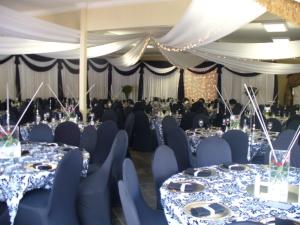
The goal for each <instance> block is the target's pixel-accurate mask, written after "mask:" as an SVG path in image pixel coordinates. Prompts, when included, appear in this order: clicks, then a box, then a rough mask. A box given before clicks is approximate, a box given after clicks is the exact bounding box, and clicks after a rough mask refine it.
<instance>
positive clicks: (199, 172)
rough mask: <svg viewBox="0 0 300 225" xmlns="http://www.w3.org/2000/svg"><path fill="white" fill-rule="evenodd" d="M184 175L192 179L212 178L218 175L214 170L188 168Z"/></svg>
mask: <svg viewBox="0 0 300 225" xmlns="http://www.w3.org/2000/svg"><path fill="white" fill-rule="evenodd" d="M183 174H184V175H187V176H191V177H210V176H214V175H216V170H215V169H214V168H188V169H186V170H184V171H183Z"/></svg>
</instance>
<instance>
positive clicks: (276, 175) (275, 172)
mask: <svg viewBox="0 0 300 225" xmlns="http://www.w3.org/2000/svg"><path fill="white" fill-rule="evenodd" d="M287 154H288V151H287V150H275V149H274V154H273V153H272V152H270V155H269V190H268V193H269V196H270V197H271V198H272V200H273V201H279V202H286V201H287V198H288V176H289V170H290V157H289V155H288V156H287ZM274 155H275V156H276V159H275V157H274Z"/></svg>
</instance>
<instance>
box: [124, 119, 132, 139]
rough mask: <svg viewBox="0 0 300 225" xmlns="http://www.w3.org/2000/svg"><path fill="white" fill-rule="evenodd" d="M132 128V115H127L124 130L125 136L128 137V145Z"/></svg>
mask: <svg viewBox="0 0 300 225" xmlns="http://www.w3.org/2000/svg"><path fill="white" fill-rule="evenodd" d="M133 127H134V114H133V113H129V115H128V116H127V118H126V121H125V125H124V129H125V130H126V132H127V135H128V141H129V143H130V141H131V138H132V131H133Z"/></svg>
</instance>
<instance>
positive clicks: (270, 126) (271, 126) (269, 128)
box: [267, 122, 273, 131]
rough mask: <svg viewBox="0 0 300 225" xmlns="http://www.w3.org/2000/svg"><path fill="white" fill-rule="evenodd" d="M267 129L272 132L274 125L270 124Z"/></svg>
mask: <svg viewBox="0 0 300 225" xmlns="http://www.w3.org/2000/svg"><path fill="white" fill-rule="evenodd" d="M267 128H268V130H269V131H271V130H272V128H273V123H272V122H268V124H267Z"/></svg>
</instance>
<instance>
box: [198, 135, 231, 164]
mask: <svg viewBox="0 0 300 225" xmlns="http://www.w3.org/2000/svg"><path fill="white" fill-rule="evenodd" d="M196 156H197V164H198V166H199V167H203V166H212V165H219V164H222V163H231V162H232V156H231V150H230V146H229V144H228V143H227V142H226V141H225V140H224V139H223V138H220V137H217V136H213V137H208V138H205V139H204V140H203V141H201V142H200V143H199V144H198V146H197V151H196Z"/></svg>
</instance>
